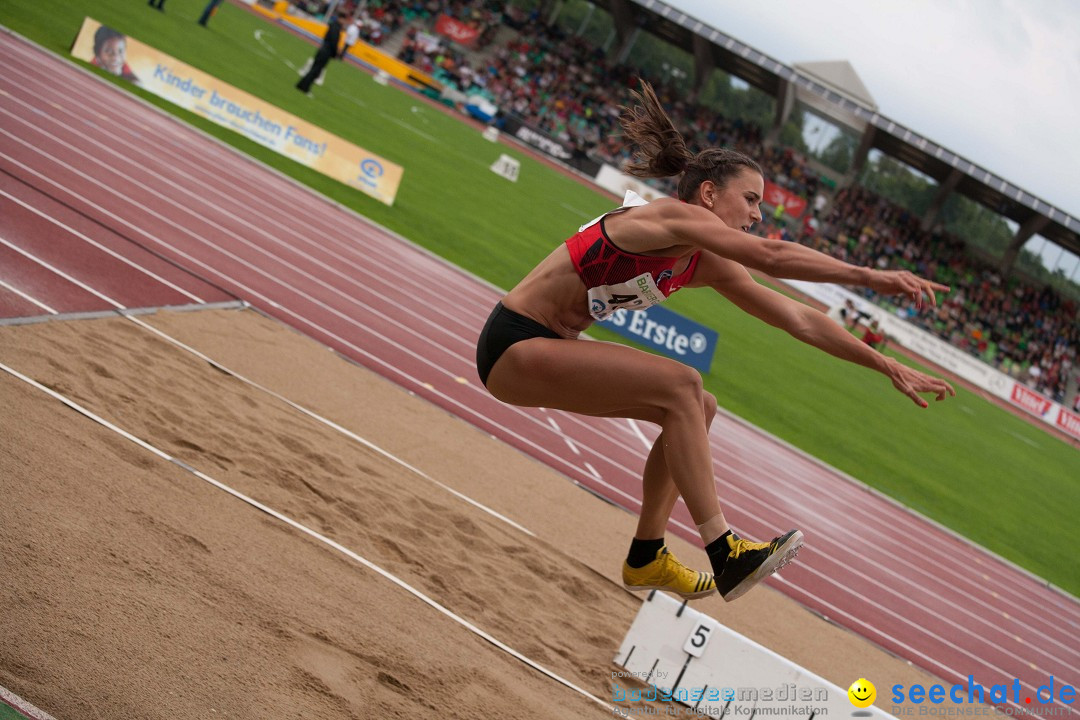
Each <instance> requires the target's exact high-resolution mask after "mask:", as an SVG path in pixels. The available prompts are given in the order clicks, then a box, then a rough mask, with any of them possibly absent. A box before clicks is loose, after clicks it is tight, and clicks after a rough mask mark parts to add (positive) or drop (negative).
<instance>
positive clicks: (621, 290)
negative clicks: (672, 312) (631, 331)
mask: <svg viewBox="0 0 1080 720" xmlns="http://www.w3.org/2000/svg"><path fill="white" fill-rule="evenodd" d="M664 300H665V296H664V293H662V292H660V288H658V287H656V282H655V281H654V280H653V276H652V274H651V273H642V274H640V275H638V276H637V277H636V278H634V279H633V280H628V281H626V282H624V283H619V284H618V285H601V286H600V287H594V288H589V314H590V315H592V316H593V318H594V319H596V320H604V319H605V318H607V317H608V316H610V315H611V314H612V313H613V312H615V311H616V310H644V309H645V308H647V307H652V306H653V305H657V304H659V303H661V302H663V301H664Z"/></svg>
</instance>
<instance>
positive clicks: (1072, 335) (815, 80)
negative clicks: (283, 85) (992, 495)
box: [316, 0, 1080, 408]
mask: <svg viewBox="0 0 1080 720" xmlns="http://www.w3.org/2000/svg"><path fill="white" fill-rule="evenodd" d="M345 6H346V7H347V8H349V9H352V10H354V11H355V12H356V13H357V15H358V17H360V18H361V19H362V26H363V28H364V30H363V31H362V33H361V34H362V37H365V38H366V39H368V40H369V41H372V42H375V43H378V44H381V45H382V46H383V47H384V49H385V50H386V51H388V52H393V53H395V54H396V55H397V57H398V58H399V59H402V60H404V61H405V62H407V63H409V64H412V65H415V66H416V67H418V68H419V69H421V70H424V71H425V72H428V73H430V74H432V75H433V76H434V77H436V78H437V79H439V80H440V81H441V82H443V83H444V84H445V89H444V90H443V92H442V94H441V96H442V98H443V100H444V101H446V102H447V103H448V104H449V103H453V104H457V105H459V106H461V107H463V108H464V106H465V105H467V104H469V103H470V102H472V101H471V100H470V99H471V98H478V97H479V98H483V99H484V100H486V101H487V102H488V106H489V107H495V108H498V113H497V115H496V116H495V117H493V118H491V121H492V122H493V123H494V124H496V125H497V126H499V127H500V128H502V129H504V130H506V129H508V128H509V129H510V130H514V129H517V128H519V127H522V126H524V127H527V128H528V129H529V130H530V131H531V134H530V136H531V137H533V138H534V140H536V141H535V142H534V143H533V144H536V145H537V146H538V147H540V149H543V150H546V151H547V152H548V153H549V154H553V155H554V156H555V157H556V158H558V159H560V160H562V161H564V162H565V163H567V164H569V165H571V166H572V167H575V168H577V169H578V170H580V171H582V172H584V173H585V174H588V175H595V174H596V172H597V170H598V169H599V167H600V166H601V165H602V164H610V165H613V166H615V167H620V166H622V165H623V164H624V163H625V162H626V161H627V160H628V159H629V151H628V149H627V148H626V147H625V146H624V145H623V143H622V141H621V138H620V137H619V136H618V133H617V119H618V113H619V110H618V108H619V106H620V105H623V104H626V103H627V102H628V100H629V95H628V91H629V90H630V89H631V88H633V87H634V86H635V82H636V78H637V77H639V76H641V77H646V78H648V79H649V80H650V81H651V82H653V83H654V85H655V86H656V87H657V88H658V92H659V93H660V94H661V98H662V100H663V101H664V102H665V104H666V106H667V109H668V111H669V113H670V114H671V116H672V118H673V119H674V120H675V121H676V124H677V127H679V129H680V131H681V132H682V133H683V134H684V136H685V137H686V138H687V140H688V142H689V144H690V147H691V149H700V148H703V147H706V146H709V145H724V146H729V147H734V148H737V149H739V150H741V151H743V152H745V153H747V154H749V155H750V156H752V157H754V158H755V159H757V160H758V161H759V162H760V163H761V164H762V167H763V168H764V169H765V172H766V175H767V177H768V178H769V180H770V182H771V183H772V184H774V185H776V186H779V187H781V188H783V189H784V190H785V191H787V192H788V193H790V195H788V196H787V197H789V198H799V199H801V202H796V203H794V204H792V203H789V206H788V207H783V206H782V203H778V202H775V201H774V202H773V203H771V204H770V203H769V201H768V199H767V201H766V203H767V208H766V209H767V210H768V212H767V214H766V222H764V223H763V224H762V225H761V226H760V227H759V228H758V232H760V233H762V234H772V235H775V236H779V237H783V238H784V239H787V240H792V241H797V242H801V243H804V244H807V245H810V246H813V247H815V248H818V249H820V250H824V251H827V252H829V253H831V254H833V255H835V256H836V257H839V258H842V259H845V260H848V261H849V262H855V263H860V264H866V265H873V266H876V267H879V268H906V269H911V270H913V271H916V272H918V273H920V274H925V275H927V276H929V277H931V278H933V279H935V280H938V281H940V282H944V283H948V284H949V285H951V286H952V287H953V291H952V293H950V295H949V296H948V297H947V298H946V299H945V301H944V303H943V304H942V306H941V307H939V308H936V309H933V308H924V309H921V310H920V309H917V308H915V307H913V306H911V305H910V304H909V303H903V302H901V303H899V304H896V305H892V304H888V301H886V300H884V299H878V298H875V297H873V294H872V293H869V294H868V296H867V299H868V300H871V301H874V302H878V303H879V304H881V305H882V306H883V308H884V309H885V310H887V311H888V312H891V313H895V314H896V315H898V316H900V317H902V318H904V319H907V320H909V321H910V322H912V323H914V324H915V325H917V326H919V327H921V328H923V329H925V330H928V331H930V332H932V333H934V334H935V335H937V336H938V337H940V338H942V339H944V340H946V341H948V342H949V343H951V344H952V345H953V346H955V347H957V348H960V349H962V350H963V351H965V352H967V353H969V354H971V355H973V356H975V357H978V358H979V359H980V360H982V361H984V362H986V363H988V364H990V365H992V366H994V367H996V368H998V369H999V370H1001V371H1003V372H1005V373H1007V374H1008V375H1010V376H1011V377H1013V378H1016V379H1018V380H1020V381H1022V382H1025V383H1027V384H1028V385H1029V386H1030V387H1031V388H1032V389H1034V390H1036V391H1037V392H1040V393H1042V394H1044V395H1046V396H1048V397H1050V398H1052V399H1053V400H1055V401H1056V402H1059V403H1062V404H1065V405H1067V406H1069V407H1073V408H1075V406H1076V404H1077V403H1078V402H1080V400H1078V397H1077V379H1076V375H1077V363H1076V354H1077V348H1078V347H1080V305H1078V298H1080V286H1078V285H1077V280H1078V273H1080V263H1078V264H1076V265H1074V266H1073V267H1071V268H1070V270H1071V275H1067V274H1066V272H1065V271H1064V270H1061V269H1056V271H1054V272H1052V271H1051V270H1050V269H1048V268H1046V267H1045V266H1044V264H1043V263H1042V262H1041V261H1040V260H1039V259H1038V258H1037V256H1036V255H1035V254H1034V253H1032V252H1030V251H1029V250H1028V249H1026V248H1030V247H1032V246H1033V245H1034V246H1038V245H1039V243H1040V241H1041V243H1042V245H1043V246H1044V247H1043V250H1045V249H1046V248H1045V246H1057V248H1058V252H1057V256H1058V258H1059V262H1060V259H1062V258H1072V259H1075V255H1076V254H1080V236H1078V232H1080V220H1077V218H1075V217H1072V216H1071V215H1069V214H1067V213H1065V212H1063V211H1062V210H1060V209H1058V208H1056V207H1054V206H1052V205H1050V204H1049V203H1047V202H1045V201H1043V200H1041V199H1040V198H1037V197H1035V196H1033V195H1032V194H1030V193H1028V192H1026V191H1024V190H1022V189H1021V188H1019V187H1016V186H1015V185H1013V184H1012V183H1010V182H1008V181H1007V180H1005V179H1003V178H1001V177H998V176H997V175H995V174H993V173H991V172H989V171H988V170H986V169H984V168H982V167H980V166H978V165H977V164H975V163H973V162H971V161H969V160H967V159H965V158H963V157H960V156H959V155H957V154H956V153H954V152H952V151H950V150H948V149H946V148H944V147H942V146H940V145H938V144H936V143H934V142H933V141H932V140H930V139H928V138H926V137H923V136H922V135H920V134H918V133H917V132H916V131H914V130H912V129H910V128H907V127H904V126H902V125H900V124H899V123H897V122H895V121H893V120H891V119H889V118H888V117H885V116H884V115H882V114H881V113H880V112H879V111H878V109H877V106H876V104H875V102H874V100H873V97H872V95H871V94H870V92H869V91H868V90H867V88H866V87H865V86H864V85H863V83H862V82H861V81H860V79H859V78H858V75H857V74H856V72H855V71H854V69H853V68H852V67H851V66H850V64H848V63H847V62H843V61H835V62H821V63H806V64H800V65H795V66H793V67H792V66H787V65H784V64H783V63H780V62H779V61H777V60H775V59H773V58H771V57H769V56H767V55H765V54H763V53H761V52H759V51H757V50H755V49H754V48H752V47H749V46H747V45H745V44H744V43H742V42H740V41H739V40H737V39H735V38H733V37H730V36H728V35H726V34H724V33H723V32H721V31H720V30H717V29H715V28H712V27H709V26H708V25H706V24H704V23H702V22H701V21H699V20H697V19H695V18H692V17H690V16H688V15H686V14H684V13H682V12H680V11H678V10H676V9H674V8H672V7H671V6H668V5H666V4H664V3H662V2H658V1H657V0H601V2H597V3H590V2H586V0H513V2H510V3H503V2H498V1H496V0H469V1H462V0H452V1H451V0H427V1H426V2H425V1H424V0H414V1H412V2H410V1H409V0H369V2H366V3H363V4H362V6H354V5H353V4H352V3H351V2H348V1H347V2H346V3H345ZM320 9H321V10H323V11H326V10H327V9H328V6H327V5H325V4H324V5H323V6H322V7H321V8H316V10H320ZM441 16H450V17H453V18H455V19H456V20H458V21H460V22H461V23H462V24H464V25H466V26H468V27H470V28H472V30H473V32H472V33H471V35H470V37H469V39H468V40H467V41H466V42H465V43H455V42H452V41H450V40H449V39H448V38H447V37H446V36H445V35H441V34H440V33H438V32H437V30H436V21H437V19H438V18H439V17H441ZM474 104H475V103H474ZM478 117H481V118H482V119H487V117H485V116H484V115H482V114H478ZM814 133H817V134H818V137H817V138H813V137H812V136H813V134H814ZM808 137H810V138H811V142H808V141H807V138H808ZM897 177H899V181H897ZM650 182H653V181H650ZM656 186H657V188H658V189H659V190H661V191H664V192H667V193H669V194H670V193H671V192H672V191H673V187H672V186H671V185H670V183H669V184H667V185H665V184H664V183H663V182H657V183H656ZM777 205H781V207H777ZM973 218H974V220H973ZM1052 254H1053V253H1051V255H1052ZM1044 255H1045V253H1044Z"/></svg>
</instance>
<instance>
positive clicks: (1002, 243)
mask: <svg viewBox="0 0 1080 720" xmlns="http://www.w3.org/2000/svg"><path fill="white" fill-rule="evenodd" d="M941 221H942V224H943V225H944V226H945V229H946V230H948V231H949V232H951V233H953V234H954V235H957V236H958V237H962V238H964V239H965V240H966V241H967V242H969V243H971V244H972V245H975V246H976V247H979V248H982V249H983V250H985V251H986V252H988V253H989V254H990V255H991V256H992V257H994V258H1000V257H1001V256H1002V255H1003V254H1004V253H1005V249H1006V248H1007V247H1008V246H1009V243H1010V242H1011V241H1012V238H1013V231H1012V229H1011V228H1010V227H1009V225H1008V223H1006V222H1005V219H1004V218H1002V217H1001V216H1000V215H998V214H997V213H995V212H994V211H993V210H990V209H989V208H987V207H985V206H983V205H980V204H979V203H977V202H975V201H974V200H971V199H969V198H966V197H964V196H962V195H957V194H956V193H953V194H952V195H950V196H949V199H948V200H946V201H945V206H944V207H943V208H942V209H941ZM1038 264H1039V265H1040V266H1041V265H1042V263H1038Z"/></svg>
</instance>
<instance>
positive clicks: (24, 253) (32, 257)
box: [0, 236, 126, 310]
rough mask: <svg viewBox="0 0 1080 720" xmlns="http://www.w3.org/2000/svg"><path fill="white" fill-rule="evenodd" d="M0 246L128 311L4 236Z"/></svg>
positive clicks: (0, 238) (1, 237) (117, 307)
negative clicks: (4, 246)
mask: <svg viewBox="0 0 1080 720" xmlns="http://www.w3.org/2000/svg"><path fill="white" fill-rule="evenodd" d="M0 245H6V246H8V247H9V248H11V249H12V250H14V251H15V252H17V253H19V254H20V255H22V256H23V257H25V258H26V259H27V260H29V261H31V262H34V263H37V264H38V265H40V266H41V267H43V268H45V269H46V270H49V271H50V272H53V273H55V274H57V275H59V276H60V277H62V278H64V279H65V280H67V281H68V282H69V283H71V284H72V285H76V286H78V287H79V288H81V289H83V290H85V291H86V292H88V293H90V294H91V295H93V296H94V297H96V298H98V299H100V300H104V301H105V302H107V303H108V304H110V305H112V306H113V307H114V308H116V309H117V310H124V309H126V307H125V306H124V305H121V304H120V303H118V302H116V301H115V300H113V299H112V298H111V297H109V296H108V295H103V294H101V293H99V292H98V291H97V290H95V289H94V288H92V287H90V286H89V285H87V284H86V283H84V282H83V281H81V280H79V279H78V278H75V277H72V276H71V275H68V274H67V273H66V272H64V271H63V270H61V269H60V268H58V267H54V266H53V265H50V264H49V263H47V262H45V261H44V260H42V259H41V258H39V257H37V256H36V255H33V254H32V253H29V252H27V251H26V250H23V249H22V248H21V247H19V246H18V245H15V244H13V243H11V242H9V241H8V240H7V239H6V238H4V237H3V236H0Z"/></svg>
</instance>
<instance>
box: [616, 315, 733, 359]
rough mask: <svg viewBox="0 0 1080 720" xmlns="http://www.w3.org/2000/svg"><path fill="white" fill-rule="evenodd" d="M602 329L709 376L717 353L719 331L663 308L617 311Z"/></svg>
mask: <svg viewBox="0 0 1080 720" xmlns="http://www.w3.org/2000/svg"><path fill="white" fill-rule="evenodd" d="M600 327H604V328H607V329H609V330H614V331H615V332H617V333H619V334H620V335H622V336H624V337H627V338H630V339H631V340H634V341H636V342H638V343H641V344H642V345H645V346H646V347H649V348H652V349H654V350H656V351H657V352H660V353H661V354H663V355H667V356H668V357H670V358H674V359H675V360H678V361H679V362H681V363H685V364H687V365H689V366H690V367H694V368H697V369H698V370H700V371H701V372H704V373H707V372H709V368H710V367H711V366H712V358H713V353H714V352H716V340H717V334H716V331H715V330H713V329H712V328H707V327H705V326H704V325H701V324H699V323H696V322H694V321H693V320H690V319H687V318H684V317H683V316H682V315H679V314H678V313H674V312H672V311H671V310H668V309H666V308H664V307H661V306H660V305H653V306H652V307H650V308H648V309H647V310H635V311H633V312H631V311H628V310H616V311H615V313H614V314H613V315H612V316H611V317H609V318H608V319H606V320H602V321H601V324H600Z"/></svg>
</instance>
